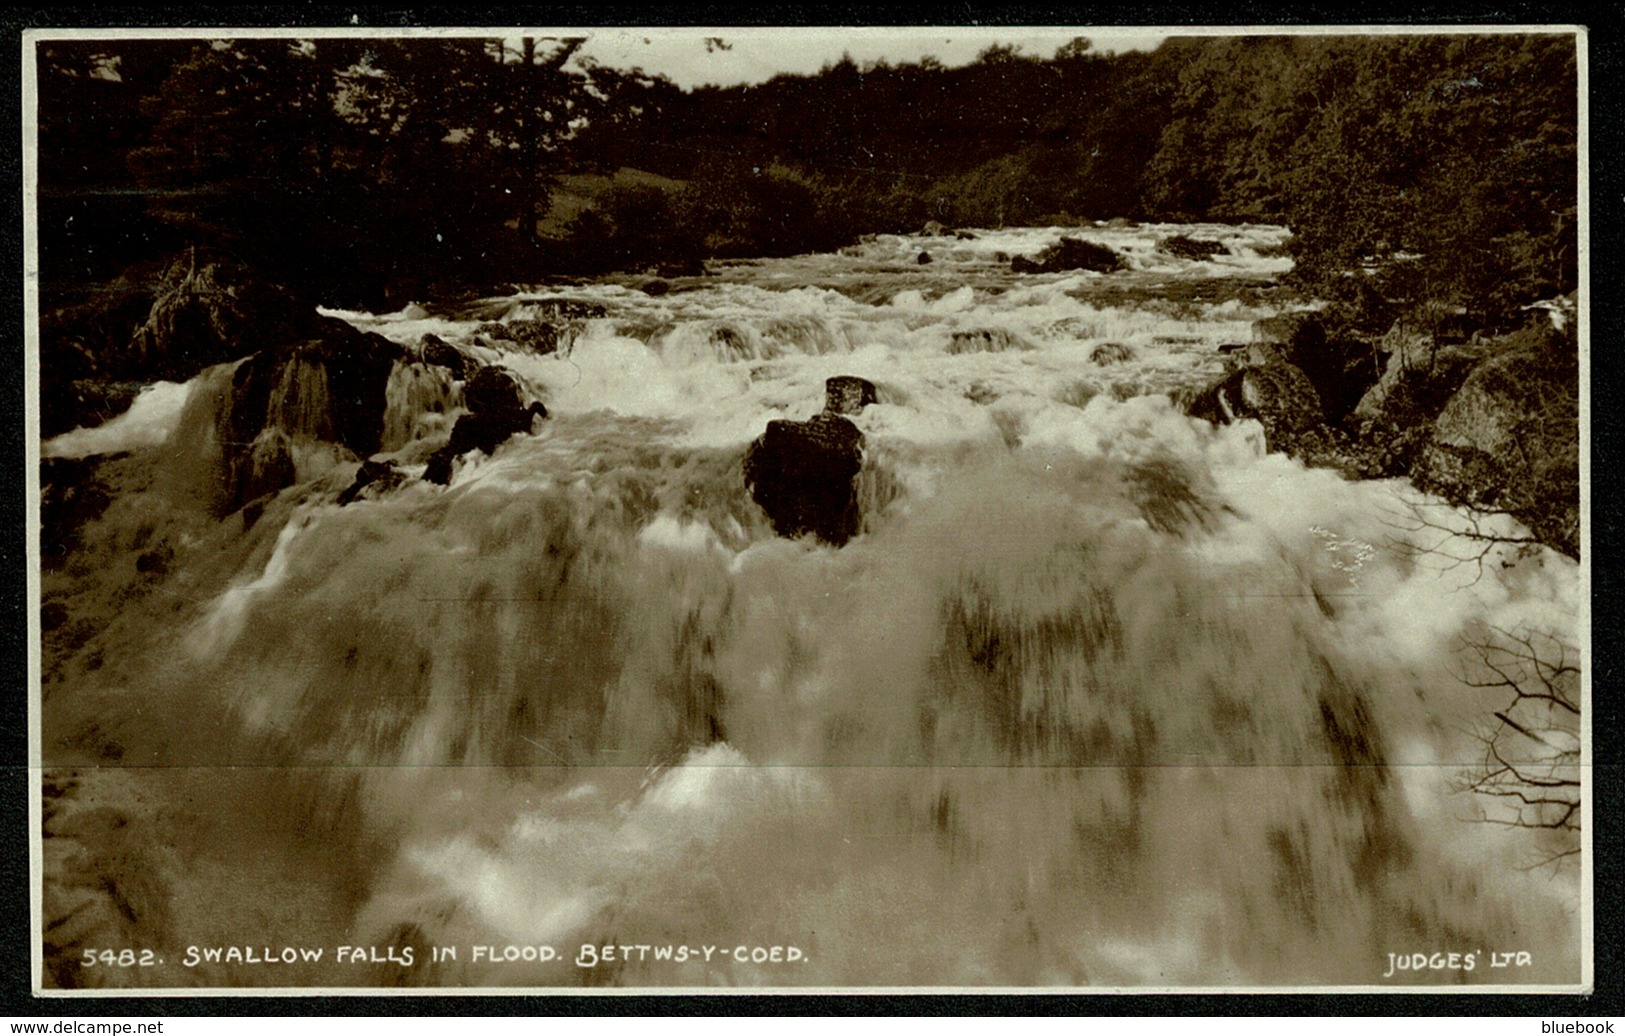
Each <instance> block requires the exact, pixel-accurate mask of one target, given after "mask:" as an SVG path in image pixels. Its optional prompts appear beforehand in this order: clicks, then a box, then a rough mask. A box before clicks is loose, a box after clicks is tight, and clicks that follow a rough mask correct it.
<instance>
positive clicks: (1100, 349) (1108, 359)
mask: <svg viewBox="0 0 1625 1036" xmlns="http://www.w3.org/2000/svg"><path fill="white" fill-rule="evenodd" d="M1132 359H1134V350H1133V349H1130V348H1129V347H1128V346H1126V345H1124V344H1123V343H1122V342H1103V343H1101V344H1100V345H1097V346H1095V347H1094V349H1093V350H1092V351H1091V352H1090V353H1089V362H1091V363H1094V364H1098V365H1099V366H1101V367H1105V366H1107V365H1109V364H1113V363H1127V362H1128V361H1129V360H1132Z"/></svg>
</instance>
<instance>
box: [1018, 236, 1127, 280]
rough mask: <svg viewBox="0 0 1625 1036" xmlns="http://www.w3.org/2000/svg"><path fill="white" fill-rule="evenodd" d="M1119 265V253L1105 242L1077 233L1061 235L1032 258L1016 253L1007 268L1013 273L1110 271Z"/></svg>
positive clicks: (1120, 265)
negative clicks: (1073, 235)
mask: <svg viewBox="0 0 1625 1036" xmlns="http://www.w3.org/2000/svg"><path fill="white" fill-rule="evenodd" d="M1122 268H1123V257H1122V256H1120V255H1118V254H1117V253H1116V252H1114V251H1112V250H1111V249H1110V248H1107V247H1106V246H1105V245H1102V244H1098V243H1096V242H1094V241H1085V240H1084V239H1083V238H1081V237H1063V238H1061V240H1059V241H1057V242H1055V243H1054V244H1053V245H1050V246H1049V247H1048V248H1046V249H1044V250H1043V251H1042V252H1039V253H1038V255H1037V256H1035V257H1034V258H1032V259H1028V258H1027V257H1025V256H1019V255H1018V256H1016V257H1015V258H1014V259H1012V260H1010V269H1011V270H1013V271H1015V272H1016V273H1062V272H1065V271H1067V270H1094V271H1096V272H1098V273H1112V272H1114V271H1116V270H1121V269H1122Z"/></svg>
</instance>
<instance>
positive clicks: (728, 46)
mask: <svg viewBox="0 0 1625 1036" xmlns="http://www.w3.org/2000/svg"><path fill="white" fill-rule="evenodd" d="M1074 36H1087V37H1088V38H1089V39H1090V40H1092V41H1093V43H1094V48H1095V50H1097V51H1108V50H1116V51H1124V50H1132V49H1140V50H1148V49H1150V48H1152V47H1155V46H1156V45H1157V44H1158V43H1159V42H1160V41H1161V40H1162V38H1163V37H1162V34H1150V33H1147V32H1146V31H1145V30H1143V29H1142V30H1132V29H1129V30H1125V29H1088V28H1078V27H1070V28H1058V29H1046V28H1031V27H1027V26H1014V27H1003V28H988V29H981V28H964V27H958V26H955V27H950V28H937V29H929V28H915V27H901V28H899V27H889V26H888V27H875V26H870V27H866V28H861V29H854V28H847V29H832V28H807V29H780V28H774V29H761V28H751V29H739V28H735V29H728V28H717V29H631V30H606V29H600V30H594V31H593V32H592V36H591V39H590V40H589V42H588V43H587V45H586V46H585V47H583V48H582V51H581V52H582V54H584V55H590V56H591V57H593V58H595V59H597V60H598V61H600V62H602V63H603V64H606V65H613V66H616V67H619V68H630V67H632V66H640V67H642V68H643V70H644V71H645V72H651V73H658V74H662V75H665V76H666V77H667V78H669V79H670V80H671V81H672V82H674V83H676V84H677V85H678V86H682V87H693V86H699V85H701V84H705V83H716V84H719V85H723V86H731V85H734V84H737V83H759V82H762V81H764V80H767V79H771V78H772V77H773V76H775V75H778V74H779V73H781V72H795V73H810V72H817V71H818V70H819V69H820V68H822V67H823V66H824V65H826V64H830V63H833V62H836V61H839V60H840V59H841V55H842V54H843V53H845V54H851V55H852V60H854V61H856V62H858V63H859V64H860V65H861V64H863V63H865V62H870V61H877V60H879V59H881V58H884V59H886V60H887V61H890V62H892V63H893V64H900V63H903V62H910V61H918V60H919V59H920V58H921V57H923V56H924V55H927V54H931V55H934V56H935V57H936V58H937V59H938V60H940V61H941V62H942V63H943V64H945V65H963V64H966V63H968V62H970V61H972V60H974V59H975V58H976V55H977V54H979V53H980V52H981V51H983V50H985V49H986V48H987V47H988V46H990V45H992V44H994V43H999V44H1016V45H1019V46H1020V47H1021V50H1022V52H1023V53H1026V54H1032V55H1036V56H1038V57H1045V58H1047V57H1050V56H1052V55H1053V54H1054V53H1055V51H1056V48H1058V47H1060V46H1061V45H1063V44H1065V43H1066V42H1067V41H1069V40H1071V39H1072V38H1073V37H1074ZM708 38H712V42H711V43H710V44H709V45H708V43H707V39H708ZM717 38H720V40H721V43H720V45H719V44H718V43H716V42H715V39H717Z"/></svg>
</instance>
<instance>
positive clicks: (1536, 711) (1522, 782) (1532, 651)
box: [1458, 627, 1580, 866]
mask: <svg viewBox="0 0 1625 1036" xmlns="http://www.w3.org/2000/svg"><path fill="white" fill-rule="evenodd" d="M1464 647H1465V649H1466V651H1467V653H1468V655H1469V656H1470V659H1469V662H1468V664H1467V667H1466V668H1465V669H1464V670H1463V671H1462V673H1461V675H1460V678H1461V680H1462V682H1463V683H1465V684H1466V685H1467V686H1469V687H1473V688H1477V689H1480V690H1483V691H1485V692H1487V693H1489V694H1490V695H1492V696H1494V698H1492V701H1495V702H1497V707H1495V708H1493V709H1492V711H1491V717H1492V719H1491V720H1490V721H1487V722H1485V723H1484V724H1483V725H1482V726H1481V727H1480V730H1479V732H1478V734H1477V737H1478V740H1479V743H1480V744H1481V745H1482V746H1483V752H1484V754H1483V757H1482V758H1481V759H1480V760H1479V761H1478V762H1477V763H1476V764H1475V765H1474V766H1472V767H1470V768H1469V769H1468V770H1467V771H1466V772H1465V773H1463V774H1462V775H1461V778H1460V780H1459V784H1458V787H1459V788H1460V789H1461V790H1463V791H1466V792H1470V793H1471V794H1473V795H1474V796H1476V797H1477V798H1478V799H1479V801H1480V805H1481V808H1480V814H1479V816H1480V819H1481V820H1483V821H1484V822H1485V823H1489V824H1496V825H1499V826H1503V827H1510V828H1518V829H1522V830H1527V831H1533V832H1538V833H1539V835H1540V845H1539V849H1538V854H1537V856H1536V858H1535V861H1534V864H1535V865H1536V866H1541V865H1546V864H1561V863H1562V862H1563V861H1564V860H1567V859H1569V858H1571V857H1575V856H1578V855H1579V852H1580V840H1579V833H1580V669H1579V664H1578V663H1579V655H1578V652H1577V651H1576V650H1575V648H1574V646H1573V645H1571V644H1569V643H1567V642H1566V641H1564V640H1563V639H1562V638H1560V637H1558V636H1556V635H1555V634H1552V633H1549V632H1544V631H1536V630H1530V629H1527V628H1522V627H1520V628H1517V629H1513V630H1503V629H1499V628H1496V627H1484V628H1482V629H1480V630H1477V631H1475V632H1473V633H1471V634H1469V635H1468V636H1467V637H1465V638H1464Z"/></svg>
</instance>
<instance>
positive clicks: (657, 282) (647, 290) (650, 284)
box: [638, 277, 671, 297]
mask: <svg viewBox="0 0 1625 1036" xmlns="http://www.w3.org/2000/svg"><path fill="white" fill-rule="evenodd" d="M638 290H639V291H641V292H643V293H644V294H645V295H649V296H652V297H659V296H661V295H664V294H666V293H667V292H669V291H671V282H670V281H667V280H665V279H663V278H660V277H651V278H649V279H648V280H646V281H644V282H643V283H642V284H640V285H638Z"/></svg>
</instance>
